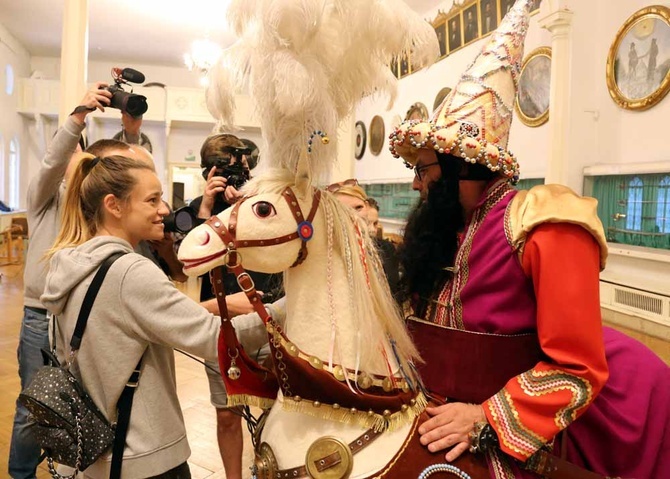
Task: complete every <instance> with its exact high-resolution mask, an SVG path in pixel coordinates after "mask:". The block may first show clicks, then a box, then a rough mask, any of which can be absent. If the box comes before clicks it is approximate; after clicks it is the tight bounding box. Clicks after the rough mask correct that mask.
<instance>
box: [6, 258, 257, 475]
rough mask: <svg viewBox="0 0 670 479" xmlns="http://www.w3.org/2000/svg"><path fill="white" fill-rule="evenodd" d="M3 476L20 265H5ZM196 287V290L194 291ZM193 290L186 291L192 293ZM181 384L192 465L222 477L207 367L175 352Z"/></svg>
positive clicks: (15, 379)
mask: <svg viewBox="0 0 670 479" xmlns="http://www.w3.org/2000/svg"><path fill="white" fill-rule="evenodd" d="M0 274H2V278H1V279H0V478H4V477H8V474H7V461H8V457H9V442H10V439H11V434H12V423H13V421H14V401H15V400H16V397H17V396H18V394H19V389H20V382H19V376H18V365H17V362H16V346H17V343H18V338H19V331H20V328H21V319H22V317H23V271H22V270H21V268H20V267H19V266H0ZM192 289H193V288H191V290H192ZM188 292H190V291H187V293H188ZM175 356H176V363H177V388H178V393H179V401H180V403H181V405H182V410H183V412H184V419H185V421H186V431H187V434H188V441H189V444H190V445H191V451H192V454H191V457H190V459H189V464H190V466H191V474H192V476H193V478H194V479H205V478H207V479H223V478H225V477H226V475H225V473H224V471H223V463H222V462H221V456H220V455H219V448H218V445H217V443H216V418H215V413H214V408H213V407H212V406H211V404H210V402H209V387H208V385H207V377H206V374H205V370H204V366H202V365H201V364H199V363H196V362H195V361H193V360H192V359H189V358H187V357H185V356H184V355H182V354H176V355H175ZM243 430H244V441H245V444H244V448H245V451H244V461H243V470H242V472H243V477H244V476H246V477H250V474H246V471H248V470H249V466H250V465H251V463H252V460H253V452H252V448H251V440H250V438H249V433H248V432H247V431H246V428H245V427H244V426H243ZM37 477H38V478H39V479H48V478H50V477H51V476H50V475H49V473H48V472H47V469H46V464H44V463H43V464H42V465H41V466H40V469H39V470H38V474H37Z"/></svg>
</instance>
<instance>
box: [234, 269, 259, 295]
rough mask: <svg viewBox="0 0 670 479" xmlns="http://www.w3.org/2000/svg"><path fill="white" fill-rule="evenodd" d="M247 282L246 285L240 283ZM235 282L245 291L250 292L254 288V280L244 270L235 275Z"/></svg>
mask: <svg viewBox="0 0 670 479" xmlns="http://www.w3.org/2000/svg"><path fill="white" fill-rule="evenodd" d="M244 282H247V284H248V286H246V287H245V286H244V285H243V284H242V283H244ZM237 284H238V286H239V287H240V289H241V290H242V291H244V292H245V293H250V292H251V291H253V290H254V289H255V288H256V285H255V284H254V280H253V278H252V277H251V276H249V273H247V272H246V271H243V272H242V273H240V274H239V275H238V276H237Z"/></svg>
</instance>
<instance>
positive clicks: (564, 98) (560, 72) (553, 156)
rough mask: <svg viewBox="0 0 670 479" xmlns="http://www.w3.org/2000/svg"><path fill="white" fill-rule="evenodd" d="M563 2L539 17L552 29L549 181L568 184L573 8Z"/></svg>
mask: <svg viewBox="0 0 670 479" xmlns="http://www.w3.org/2000/svg"><path fill="white" fill-rule="evenodd" d="M551 3H553V2H550V4H551ZM560 3H561V2H556V3H555V4H554V5H555V8H556V10H554V11H551V12H550V13H548V14H547V15H546V16H544V17H543V18H540V20H539V23H540V26H541V27H543V28H546V29H547V30H549V32H550V33H551V90H550V96H551V97H550V100H549V127H550V129H551V135H550V150H549V151H550V153H549V164H548V165H547V176H546V178H545V183H560V184H563V185H567V184H568V165H569V158H568V135H569V130H570V81H571V76H572V75H571V69H572V63H571V59H570V55H571V49H572V16H573V12H571V11H570V10H568V9H567V8H565V7H562V6H559V4H560ZM554 5H552V6H554ZM542 13H544V10H543V12H542Z"/></svg>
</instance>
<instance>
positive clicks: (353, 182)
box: [326, 178, 358, 193]
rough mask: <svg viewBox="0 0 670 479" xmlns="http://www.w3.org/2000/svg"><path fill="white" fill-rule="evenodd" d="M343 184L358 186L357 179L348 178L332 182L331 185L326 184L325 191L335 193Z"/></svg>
mask: <svg viewBox="0 0 670 479" xmlns="http://www.w3.org/2000/svg"><path fill="white" fill-rule="evenodd" d="M343 186H358V180H357V179H356V178H349V179H348V180H344V181H340V182H338V183H333V184H332V185H328V186H327V187H326V191H328V192H329V193H336V192H337V191H338V190H340V189H341V188H342V187H343Z"/></svg>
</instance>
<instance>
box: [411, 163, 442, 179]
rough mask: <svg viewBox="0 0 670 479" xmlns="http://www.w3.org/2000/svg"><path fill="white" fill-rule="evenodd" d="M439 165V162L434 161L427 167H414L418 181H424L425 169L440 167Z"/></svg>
mask: <svg viewBox="0 0 670 479" xmlns="http://www.w3.org/2000/svg"><path fill="white" fill-rule="evenodd" d="M439 163H440V162H439V161H434V162H432V163H428V164H427V165H421V166H419V165H416V166H415V167H414V176H416V179H417V180H419V181H422V178H421V172H422V171H423V170H425V169H428V168H430V167H431V166H435V165H438V164H439Z"/></svg>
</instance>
